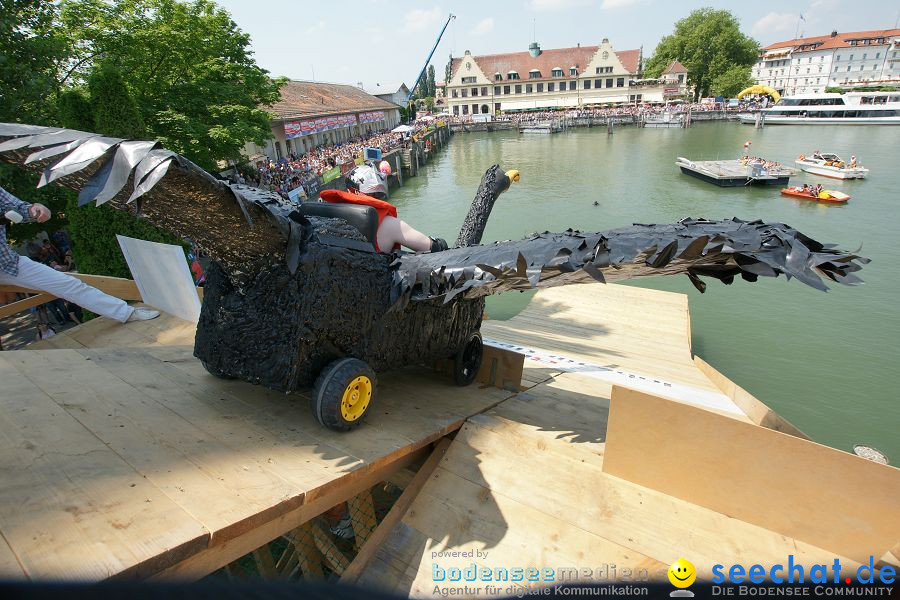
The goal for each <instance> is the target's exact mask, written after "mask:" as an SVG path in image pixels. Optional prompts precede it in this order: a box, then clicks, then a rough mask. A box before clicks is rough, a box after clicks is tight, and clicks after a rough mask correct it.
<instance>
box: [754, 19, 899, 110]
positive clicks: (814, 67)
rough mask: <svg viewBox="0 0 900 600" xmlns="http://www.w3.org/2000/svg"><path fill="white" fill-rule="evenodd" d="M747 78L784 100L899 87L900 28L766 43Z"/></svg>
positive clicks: (833, 32)
mask: <svg viewBox="0 0 900 600" xmlns="http://www.w3.org/2000/svg"><path fill="white" fill-rule="evenodd" d="M751 75H752V77H753V79H755V80H756V82H757V83H759V84H762V85H768V86H769V87H772V88H774V89H776V90H778V91H779V92H781V93H782V94H784V95H788V96H792V95H795V94H818V93H823V92H824V91H825V88H827V87H841V88H844V89H852V88H854V87H863V86H881V85H900V29H881V30H877V31H853V32H850V33H838V32H837V31H832V32H831V33H830V34H829V35H820V36H817V37H806V38H799V39H795V40H787V41H784V42H777V43H775V44H769V45H768V46H766V47H765V48H762V49H761V50H760V54H759V61H757V63H756V64H755V65H754V66H753V68H752V70H751Z"/></svg>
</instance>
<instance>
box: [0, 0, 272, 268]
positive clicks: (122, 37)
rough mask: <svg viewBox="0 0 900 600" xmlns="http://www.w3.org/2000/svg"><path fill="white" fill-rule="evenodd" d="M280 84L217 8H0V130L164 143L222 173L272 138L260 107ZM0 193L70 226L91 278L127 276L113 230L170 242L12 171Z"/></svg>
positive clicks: (180, 0) (199, 1)
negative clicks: (56, 129) (0, 125)
mask: <svg viewBox="0 0 900 600" xmlns="http://www.w3.org/2000/svg"><path fill="white" fill-rule="evenodd" d="M282 83H283V82H282V81H281V80H278V79H272V78H270V77H269V75H268V73H267V72H266V71H265V70H263V69H261V68H260V67H259V66H258V65H257V64H256V61H255V59H254V58H253V55H252V52H251V50H250V38H249V36H248V35H247V34H245V33H243V32H242V31H241V30H240V29H239V28H238V27H237V25H236V24H235V23H234V21H232V19H231V17H230V15H229V14H228V13H227V12H226V11H224V10H223V9H221V8H219V7H218V6H217V5H216V4H215V3H214V2H213V1H212V0H61V1H59V2H47V1H45V0H4V1H3V2H2V3H0V122H25V123H33V124H42V125H56V126H64V127H71V128H76V129H81V130H86V131H95V132H98V133H102V134H105V135H110V136H114V137H124V138H137V139H157V140H160V141H161V142H162V143H163V145H164V146H165V147H166V148H169V149H171V150H174V151H176V152H179V153H181V154H183V155H185V156H187V157H188V158H190V159H191V160H193V161H194V162H195V163H197V164H199V165H200V166H202V167H204V168H206V169H208V170H214V169H215V168H216V165H217V163H218V162H219V161H228V160H232V159H234V160H239V159H240V150H241V148H243V146H244V144H245V143H246V142H248V141H253V142H256V143H259V144H262V143H264V142H265V140H266V139H268V138H269V137H270V136H271V129H270V116H269V114H268V112H267V111H266V110H265V109H263V108H260V107H261V106H264V105H268V104H271V103H273V102H275V101H276V100H278V98H279V97H280V92H279V89H280V87H281V85H282ZM0 184H2V185H3V186H4V187H5V188H7V189H9V190H10V191H12V192H13V193H16V194H17V195H19V196H20V197H22V198H23V199H26V200H30V201H41V202H43V203H45V204H49V205H50V206H51V209H53V211H54V213H55V215H57V217H60V216H62V215H66V216H67V217H68V221H69V223H68V224H69V225H70V230H71V233H72V237H73V239H74V241H75V248H76V261H77V262H78V264H79V268H80V269H81V270H84V271H86V272H96V273H104V274H114V275H126V274H127V270H126V267H125V264H124V262H123V261H122V260H121V253H120V252H118V249H117V248H116V247H115V236H113V235H112V231H113V230H115V232H116V233H124V234H126V235H128V234H129V233H131V234H134V235H139V236H141V237H144V238H145V239H148V238H150V239H168V236H166V235H165V234H164V233H162V232H154V231H152V230H150V229H149V226H147V225H146V224H145V223H141V222H139V221H137V220H135V219H133V218H131V217H129V215H125V214H123V213H116V212H115V211H113V210H111V209H106V208H105V207H101V209H100V210H98V209H96V208H88V207H83V208H76V207H75V205H74V199H73V196H72V195H71V194H69V193H67V192H66V191H64V190H62V189H60V188H56V189H49V190H48V189H46V188H45V189H43V190H41V191H40V192H39V193H38V192H35V189H34V188H35V180H34V178H32V177H30V176H28V175H27V174H25V173H24V172H22V171H20V170H15V169H13V168H12V167H8V166H0ZM51 187H52V186H51ZM67 203H68V205H67ZM61 224H62V223H61V222H60V221H59V219H56V220H55V221H54V222H52V223H50V224H49V228H50V229H51V230H52V229H53V228H54V227H58V226H60V225H61ZM29 234H33V231H30V230H29V229H28V228H26V227H23V226H19V227H18V228H17V230H16V235H17V236H18V237H20V238H26V237H28V236H29ZM98 240H100V241H99V242H98ZM98 244H100V245H101V246H103V247H99V246H98Z"/></svg>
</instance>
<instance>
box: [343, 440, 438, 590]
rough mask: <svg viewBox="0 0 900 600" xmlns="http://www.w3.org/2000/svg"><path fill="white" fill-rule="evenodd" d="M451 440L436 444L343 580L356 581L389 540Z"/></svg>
mask: <svg viewBox="0 0 900 600" xmlns="http://www.w3.org/2000/svg"><path fill="white" fill-rule="evenodd" d="M450 442H451V440H450V438H443V439H441V440H440V441H439V442H438V443H437V444H436V445H435V447H434V450H433V451H432V452H431V456H429V457H428V460H426V461H425V464H424V465H422V468H421V469H419V472H418V473H416V476H415V477H414V478H413V480H412V481H411V482H410V483H409V485H408V486H406V489H404V490H403V493H402V494H401V495H400V497H399V498H398V499H397V501H396V502H395V503H394V506H392V507H391V510H390V511H388V514H387V515H385V517H384V519H383V520H382V521H381V523H380V524H379V525H378V527H376V528H375V531H373V532H372V534H371V535H370V536H369V539H368V540H367V541H366V544H365V545H364V546H363V547H362V548H360V551H359V554H357V555H356V558H354V559H353V562H351V563H350V565H349V566H348V567H347V568H346V569H344V574H343V575H342V576H341V581H343V582H345V583H355V582H356V580H357V579H359V576H360V575H361V574H362V572H363V570H364V569H365V568H366V566H367V565H368V564H369V562H370V561H371V560H372V557H374V556H375V553H376V552H377V551H378V549H379V548H380V547H381V546H382V544H384V542H385V541H386V540H387V538H388V536H389V535H390V534H391V532H392V531H393V529H394V527H396V526H397V524H398V523H400V521H401V520H402V519H403V517H404V515H406V511H407V510H408V509H409V507H410V505H411V504H412V502H413V500H415V498H416V496H417V495H418V494H419V490H421V489H422V486H424V485H425V482H427V481H428V479H429V478H430V477H431V474H432V473H433V472H434V470H435V469H436V468H437V466H438V463H440V462H441V459H443V458H444V454H445V453H446V452H447V448H448V447H449V446H450Z"/></svg>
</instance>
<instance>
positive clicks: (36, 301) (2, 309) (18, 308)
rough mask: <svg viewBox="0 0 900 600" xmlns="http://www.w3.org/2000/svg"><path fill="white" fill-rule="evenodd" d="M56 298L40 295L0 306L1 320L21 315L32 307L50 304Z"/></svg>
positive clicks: (44, 294) (50, 295)
mask: <svg viewBox="0 0 900 600" xmlns="http://www.w3.org/2000/svg"><path fill="white" fill-rule="evenodd" d="M55 298H56V296H54V295H53V294H47V293H40V294H37V295H35V296H30V297H28V298H25V299H23V300H16V301H15V302H10V303H9V304H4V305H3V306H0V319H4V318H6V317H9V316H11V315H14V314H16V313H20V312H22V311H23V310H28V309H29V308H31V307H32V306H39V305H41V304H46V303H47V302H50V301H51V300H53V299H55Z"/></svg>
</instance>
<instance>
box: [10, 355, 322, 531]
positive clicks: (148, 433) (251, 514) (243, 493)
mask: <svg viewBox="0 0 900 600" xmlns="http://www.w3.org/2000/svg"><path fill="white" fill-rule="evenodd" d="M85 352H88V353H89V354H90V356H84V355H83V354H80V353H79V352H76V351H74V350H55V351H44V352H29V351H19V352H15V353H13V354H10V355H9V356H8V357H7V360H8V361H9V362H10V363H12V364H13V365H14V366H15V368H16V369H17V370H18V371H19V372H20V373H22V374H23V375H24V376H26V377H28V378H29V379H30V380H31V381H32V382H34V384H35V385H36V386H37V387H39V388H40V389H41V390H43V391H44V392H45V393H47V394H48V395H49V396H51V397H52V398H54V399H55V400H56V401H57V402H58V403H59V404H60V406H61V407H62V408H63V410H65V411H66V412H68V413H69V414H71V415H72V417H73V418H75V419H76V420H77V421H78V422H79V423H81V424H82V425H83V426H84V427H85V428H87V429H88V430H90V431H91V432H92V433H93V435H95V436H96V437H97V438H98V439H100V440H101V441H102V442H103V443H105V444H106V445H107V446H109V447H110V448H111V449H112V450H114V451H115V452H117V453H118V454H119V456H121V457H122V458H124V459H125V460H126V461H127V462H128V463H129V464H130V465H131V466H133V467H134V468H135V469H137V470H138V471H140V473H141V474H142V476H143V477H144V478H145V479H147V480H148V481H150V482H152V483H153V484H154V485H156V486H157V487H158V488H159V489H160V490H162V491H163V492H164V493H165V494H166V495H168V496H169V497H170V498H171V499H172V500H173V501H174V502H176V503H177V504H178V505H179V506H181V507H182V508H183V509H184V510H185V511H186V512H187V513H189V514H191V515H192V516H193V517H194V518H195V519H196V520H197V521H199V522H200V523H202V524H203V526H204V527H205V528H206V530H207V531H209V532H210V534H211V535H212V538H213V541H214V542H215V541H217V540H218V539H219V538H223V537H229V536H232V535H236V534H237V533H240V532H242V531H243V530H244V529H246V528H249V527H252V526H253V523H255V522H257V521H258V520H260V519H261V518H263V517H264V515H265V514H266V513H267V512H269V511H272V510H277V509H278V507H279V506H281V505H284V507H283V508H282V509H283V510H287V508H289V507H291V506H294V505H296V504H299V503H300V502H301V501H302V497H303V492H304V491H305V488H301V487H299V486H297V485H293V484H290V483H288V482H286V481H285V480H284V479H282V478H280V477H279V476H278V475H277V474H275V473H273V472H272V471H271V469H270V468H269V467H270V466H271V465H269V464H268V463H266V462H265V459H264V458H263V457H259V458H258V459H257V460H256V461H254V460H252V455H248V454H247V453H243V452H241V453H239V452H237V451H236V450H235V448H234V446H233V445H228V444H226V443H223V442H222V441H220V440H219V439H217V438H215V437H213V436H212V435H210V434H209V433H207V432H206V431H204V430H203V429H202V428H201V427H198V426H196V425H194V424H192V423H191V422H189V421H188V420H186V419H184V418H183V417H182V416H180V415H179V414H178V413H177V412H175V411H173V410H171V408H170V407H173V406H176V405H178V404H179V403H186V402H187V403H195V400H194V398H192V397H191V396H189V395H185V394H183V393H180V390H179V389H177V388H173V387H172V386H170V385H168V381H167V379H166V377H165V373H161V372H160V370H159V369H155V368H153V366H154V363H158V361H156V359H154V358H152V357H148V356H147V355H146V354H143V353H141V352H140V351H133V350H129V351H119V352H115V353H108V352H106V351H99V352H98V351H85ZM159 365H160V366H162V365H161V363H159ZM47 373H53V376H52V377H47ZM126 380H127V381H128V382H129V383H126ZM162 396H166V398H167V403H168V407H167V406H166V405H163V404H161V403H160V402H158V401H157V400H159V399H160V398H161V397H162ZM256 441H257V442H258V443H260V444H263V445H264V444H265V440H264V438H263V439H257V440H256ZM236 458H237V459H238V460H235V459H236Z"/></svg>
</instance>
